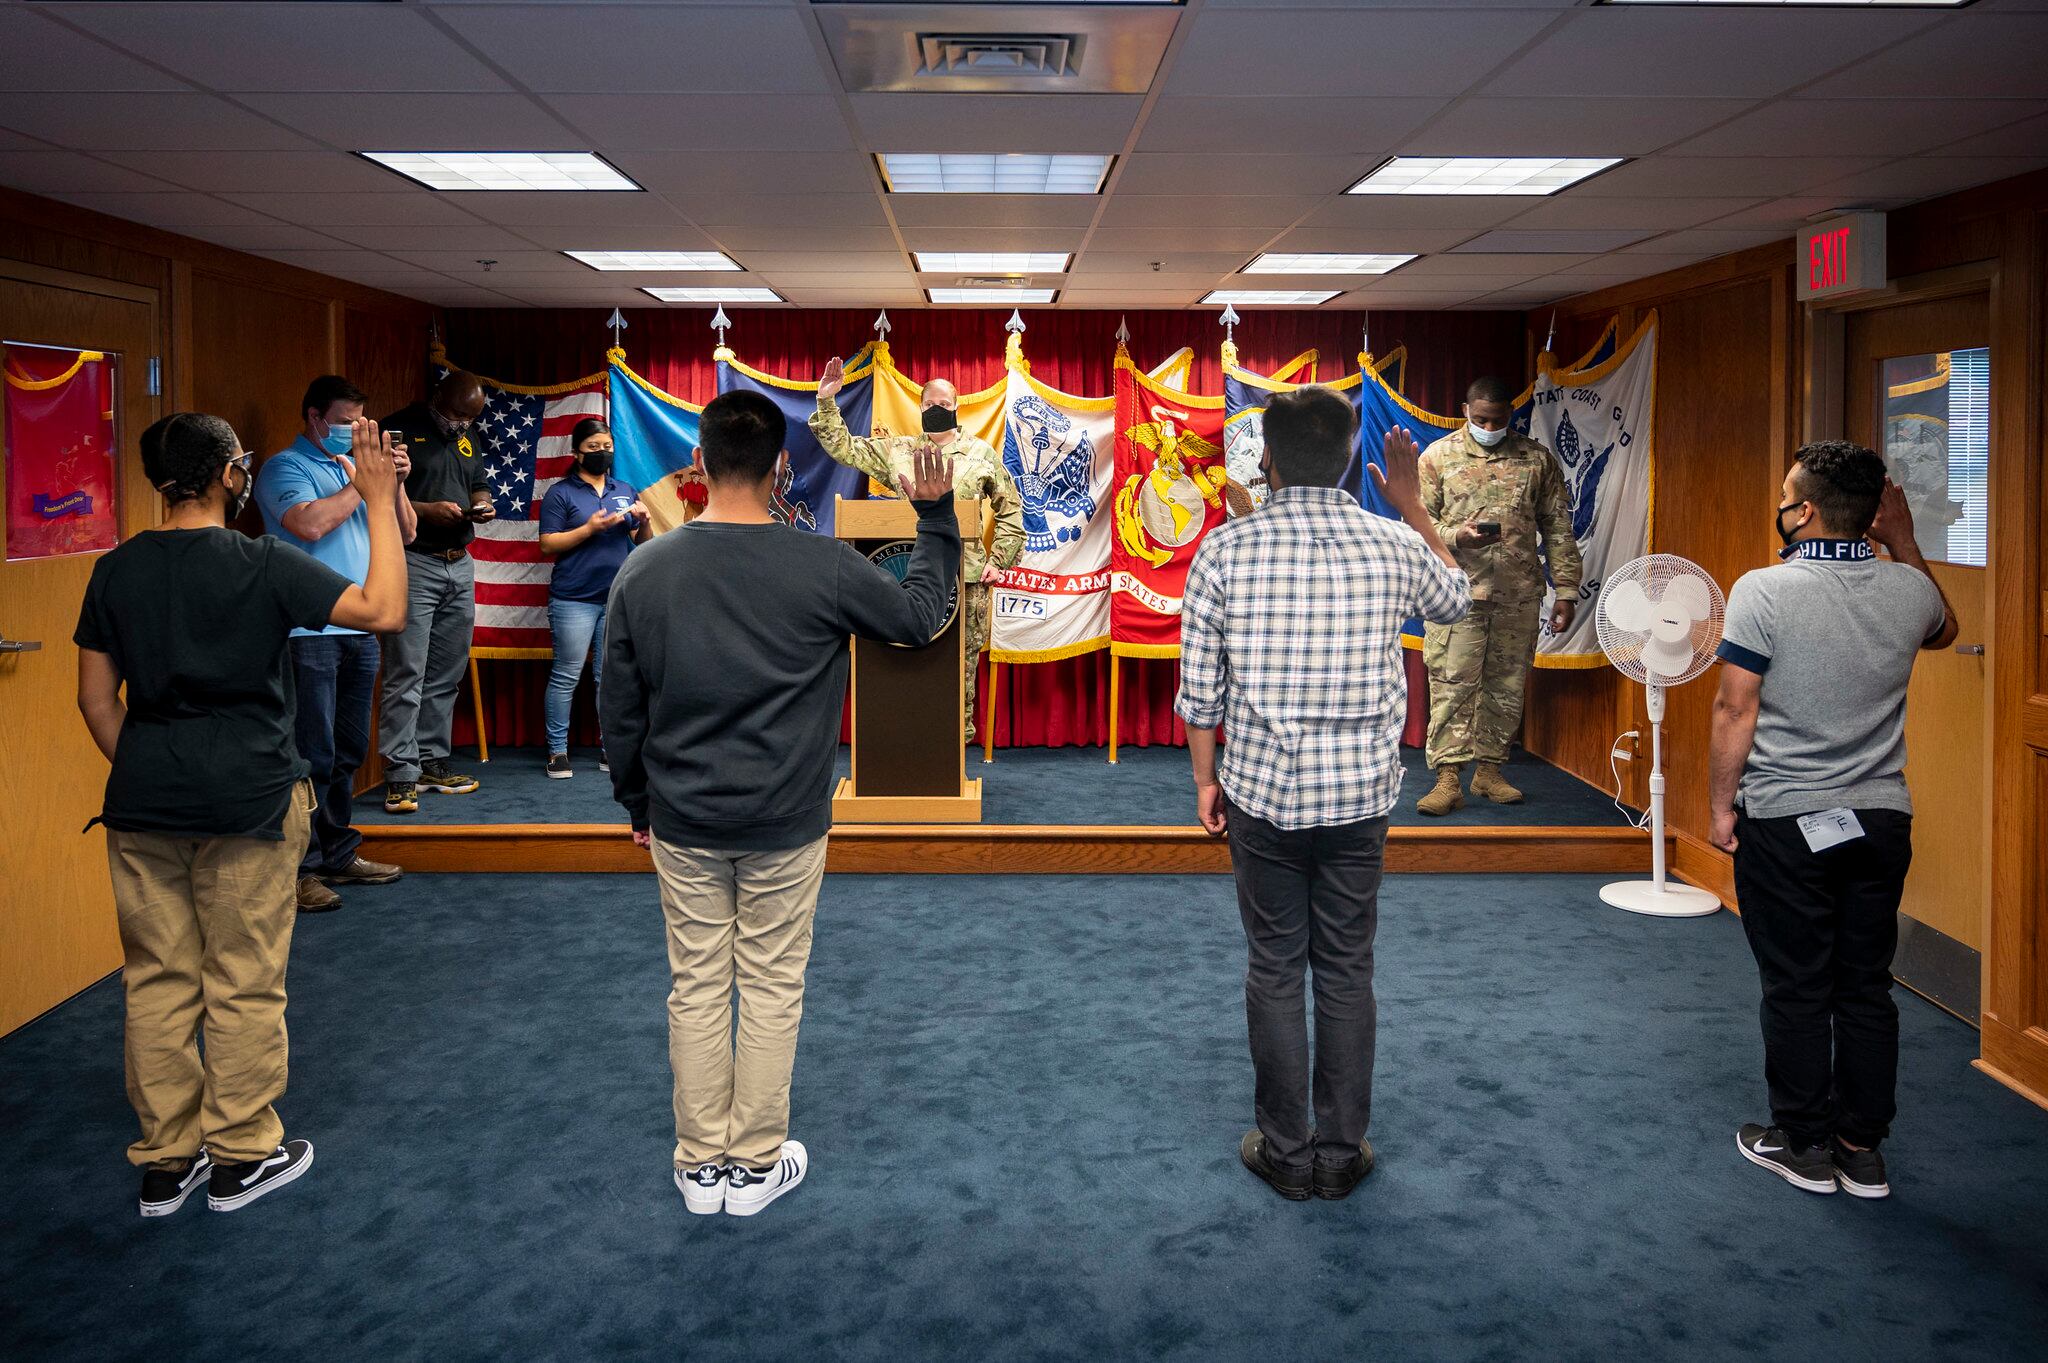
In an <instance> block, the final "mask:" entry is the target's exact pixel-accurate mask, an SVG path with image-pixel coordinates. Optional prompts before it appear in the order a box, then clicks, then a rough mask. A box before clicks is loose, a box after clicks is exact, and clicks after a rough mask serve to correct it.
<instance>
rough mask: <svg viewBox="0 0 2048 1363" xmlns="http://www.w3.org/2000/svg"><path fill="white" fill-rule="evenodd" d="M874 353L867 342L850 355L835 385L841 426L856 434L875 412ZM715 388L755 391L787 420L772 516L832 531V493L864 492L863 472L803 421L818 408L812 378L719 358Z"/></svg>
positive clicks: (826, 532)
mask: <svg viewBox="0 0 2048 1363" xmlns="http://www.w3.org/2000/svg"><path fill="white" fill-rule="evenodd" d="M873 353H874V348H873V347H872V346H869V347H866V348H865V349H863V350H862V351H861V353H860V354H858V355H855V356H854V357H853V361H852V362H851V363H849V364H848V365H847V366H846V386H845V387H844V388H841V389H840V390H839V398H838V402H839V412H840V415H841V416H843V417H845V418H846V429H847V430H849V431H852V432H853V433H854V434H855V435H866V434H867V433H868V429H869V422H870V421H871V419H872V417H873V415H874V396H875V374H874V365H873V360H872V358H871V357H872V355H873ZM720 354H722V355H730V354H731V352H730V351H721V352H720ZM718 391H719V392H721V393H735V392H741V391H746V392H752V393H760V394H762V395H763V396H764V397H766V398H768V399H769V400H770V401H771V402H773V403H774V404H775V405H776V406H777V407H780V408H781V409H782V416H783V420H785V421H787V422H788V423H789V429H788V434H787V435H786V436H785V437H784V442H783V443H784V444H785V445H786V446H787V447H788V449H789V470H788V472H787V473H785V474H784V475H783V479H782V482H781V483H780V484H779V485H778V486H777V487H776V489H775V506H774V515H775V519H776V520H778V521H781V522H782V523H783V524H784V525H793V526H795V527H797V528H798V529H799V530H815V531H817V532H818V533H819V534H821V535H829V534H831V533H832V522H833V517H834V515H835V512H834V510H833V507H834V505H835V502H836V499H837V498H840V497H846V498H854V497H865V496H867V495H868V476H867V475H866V474H865V473H862V472H861V471H860V470H859V469H851V468H848V467H847V466H846V465H844V464H841V463H839V462H838V461H837V460H835V459H833V458H832V456H831V455H829V454H827V453H825V449H824V446H822V445H820V444H819V443H818V441H817V438H816V437H815V436H813V435H812V434H811V428H810V425H809V424H808V423H809V422H810V419H811V413H813V412H815V411H817V410H818V385H817V384H816V383H815V382H810V383H805V382H800V381H798V380H796V379H778V378H776V377H775V376H774V375H772V374H764V373H762V372H761V371H760V370H758V369H752V368H749V367H748V366H746V365H744V364H741V363H740V362H739V361H738V360H735V359H721V360H719V362H718Z"/></svg>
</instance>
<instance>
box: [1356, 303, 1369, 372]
mask: <svg viewBox="0 0 2048 1363" xmlns="http://www.w3.org/2000/svg"><path fill="white" fill-rule="evenodd" d="M1358 353H1359V354H1360V355H1361V356H1365V355H1370V354H1372V313H1371V312H1367V313H1366V314H1365V320H1364V321H1363V322H1362V323H1360V324H1359V327H1358ZM1359 363H1360V364H1361V365H1362V364H1364V363H1365V361H1364V360H1363V359H1360V360H1359Z"/></svg>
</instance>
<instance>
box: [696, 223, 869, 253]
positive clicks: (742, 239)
mask: <svg viewBox="0 0 2048 1363" xmlns="http://www.w3.org/2000/svg"><path fill="white" fill-rule="evenodd" d="M699 225H700V226H701V227H703V229H704V232H705V235H707V236H709V237H711V238H712V239H713V240H714V241H716V242H718V244H719V245H720V247H721V248H723V249H724V250H727V251H733V252H745V251H891V252H893V251H895V249H896V237H895V234H894V233H892V232H890V230H889V229H888V228H886V227H810V226H806V225H803V224H795V225H791V224H787V223H764V224H739V223H701V224H699Z"/></svg>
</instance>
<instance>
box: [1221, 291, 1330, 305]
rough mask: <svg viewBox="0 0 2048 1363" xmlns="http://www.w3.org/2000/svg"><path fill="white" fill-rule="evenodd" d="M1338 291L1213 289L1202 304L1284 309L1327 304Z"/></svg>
mask: <svg viewBox="0 0 2048 1363" xmlns="http://www.w3.org/2000/svg"><path fill="white" fill-rule="evenodd" d="M1340 292H1341V290H1338V289H1214V290H1211V291H1210V293H1209V295H1208V296H1207V297H1206V298H1204V299H1203V300H1202V301H1203V302H1204V303H1244V304H1248V305H1252V306H1257V307H1284V306H1287V305H1290V304H1306V305H1308V306H1310V307H1313V306H1315V305H1316V304H1317V303H1327V302H1329V301H1330V300H1331V299H1332V298H1335V297H1336V296H1337V295H1338V293H1340Z"/></svg>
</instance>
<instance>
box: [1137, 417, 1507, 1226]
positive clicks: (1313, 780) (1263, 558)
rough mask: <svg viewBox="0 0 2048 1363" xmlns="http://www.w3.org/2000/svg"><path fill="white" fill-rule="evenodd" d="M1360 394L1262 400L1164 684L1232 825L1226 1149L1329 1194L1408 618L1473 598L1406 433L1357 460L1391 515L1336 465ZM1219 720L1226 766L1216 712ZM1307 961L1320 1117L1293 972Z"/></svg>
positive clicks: (1289, 1182) (1284, 1179) (1354, 1116)
mask: <svg viewBox="0 0 2048 1363" xmlns="http://www.w3.org/2000/svg"><path fill="white" fill-rule="evenodd" d="M1356 423H1357V414H1356V412H1355V411H1354V409H1353V408H1352V406H1351V404H1350V403H1349V402H1346V401H1345V400H1344V399H1343V398H1342V397H1340V396H1338V395H1337V394H1336V393H1334V392H1332V391H1330V390H1329V389H1327V388H1304V389H1300V390H1298V391H1296V392H1292V393H1285V394H1281V395H1279V396H1277V397H1275V398H1274V399H1273V401H1272V402H1271V404H1269V405H1268V406H1267V408H1266V416H1265V434H1266V449H1265V455H1264V461H1263V463H1264V471H1265V473H1266V476H1267V478H1268V479H1269V480H1270V482H1271V484H1272V486H1273V488H1274V489H1275V491H1274V492H1273V495H1272V498H1271V500H1270V501H1268V502H1267V504H1266V505H1265V507H1264V508H1262V509H1261V510H1260V511H1259V512H1258V513H1257V514H1256V515H1252V516H1248V517H1245V518H1244V519H1242V520H1235V521H1231V522H1229V523H1228V524H1227V525H1224V526H1221V527H1219V528H1217V529H1216V530H1214V531H1212V532H1211V533H1210V535H1209V537H1208V539H1207V540H1205V541H1204V542H1203V544H1202V547H1201V549H1200V550H1199V551H1198V552H1197V553H1196V555H1195V561H1194V563H1193V564H1192V565H1191V567H1190V569H1189V572H1188V586H1187V596H1186V599H1185V602H1184V604H1183V607H1182V614H1181V658H1180V666H1181V680H1180V698H1179V702H1178V704H1177V706H1176V708H1177V710H1178V711H1179V714H1180V717H1181V719H1182V720H1183V721H1185V722H1186V724H1187V727H1188V751H1189V753H1190V755H1191V756H1192V757H1193V759H1194V769H1195V798H1196V806H1197V810H1198V812H1199V814H1200V816H1201V821H1202V826H1203V827H1204V828H1207V829H1208V830H1209V831H1210V832H1211V833H1218V834H1221V833H1227V834H1228V835H1229V838H1230V864H1231V870H1232V871H1233V873H1234V874H1235V875H1236V877H1237V902H1238V912H1239V914H1240V916H1241V917H1242V918H1243V920H1244V931H1245V939H1246V942H1247V944H1248V946H1249V949H1250V963H1249V966H1248V968H1247V969H1246V971H1245V987H1244V992H1245V1016H1246V1019H1247V1022H1248V1023H1249V1026H1250V1031H1251V1050H1252V1067H1253V1070H1254V1074H1255V1081H1256V1093H1255V1104H1256V1109H1257V1115H1258V1125H1257V1126H1256V1127H1255V1128H1253V1129H1252V1130H1251V1131H1249V1132H1247V1133H1246V1134H1245V1137H1244V1140H1243V1142H1242V1143H1241V1145H1240V1146H1239V1150H1238V1153H1239V1156H1240V1158H1241V1159H1242V1160H1243V1161H1244V1164H1245V1167H1246V1168H1248V1169H1250V1170H1251V1171H1252V1172H1253V1173H1254V1174H1257V1175H1258V1176H1259V1177H1260V1178H1263V1179H1264V1180H1265V1181H1266V1182H1267V1183H1268V1184H1270V1185H1272V1187H1273V1189H1274V1190H1275V1191H1276V1192H1278V1193H1279V1194H1280V1195H1281V1196H1282V1197H1285V1198H1289V1199H1291V1200H1294V1201H1301V1200H1304V1199H1306V1198H1308V1197H1309V1196H1310V1195H1311V1194H1313V1195H1315V1196H1318V1197H1326V1198H1339V1197H1344V1196H1346V1195H1347V1194H1349V1193H1350V1192H1351V1190H1352V1189H1353V1188H1355V1187H1357V1186H1358V1183H1359V1181H1360V1180H1361V1179H1363V1178H1364V1177H1365V1176H1366V1174H1368V1173H1369V1172H1371V1170H1372V1146H1371V1144H1370V1143H1369V1142H1367V1140H1366V1139H1365V1129H1366V1125H1367V1123H1368V1121H1369V1120H1370V1117H1371V1110H1372V1061H1373V1043H1374V1039H1375V1035H1376V1031H1377V1019H1376V1010H1375V1004H1374V1000H1373V989H1372V942H1373V933H1374V930H1375V929H1376V928H1377V926H1378V920H1379V886H1380V867H1381V861H1382V854H1383V853H1384V851H1385V849H1386V841H1387V811H1388V810H1390V809H1392V808H1393V806H1394V800H1395V797H1396V795H1398V794H1399V791H1400V786H1401V758H1400V738H1401V728H1402V725H1403V723H1404V721H1405V718H1406V715H1407V704H1408V701H1407V684H1406V677H1405V674H1404V672H1403V670H1402V666H1401V622H1402V621H1403V620H1404V619H1406V618H1408V617H1409V616H1412V615H1421V616H1422V617H1423V618H1424V619H1426V620H1432V621H1436V622H1439V623H1442V622H1446V621H1451V620H1456V619H1458V618H1459V617H1460V616H1462V615H1464V614H1465V612H1466V611H1467V610H1469V609H1470V608H1471V604H1472V591H1471V584H1470V583H1469V582H1468V581H1467V580H1466V577H1465V574H1464V572H1463V570H1461V569H1460V568H1459V567H1458V565H1457V561H1456V559H1454V558H1453V557H1452V556H1451V551H1450V550H1449V549H1447V548H1446V547H1445V546H1444V542H1443V540H1442V539H1441V538H1440V537H1439V536H1438V534H1437V530H1436V527H1435V525H1434V524H1433V523H1432V522H1431V521H1430V519H1429V515H1428V513H1427V512H1425V511H1424V510H1423V507H1422V498H1421V493H1420V489H1419V487H1418V483H1417V478H1416V460H1417V457H1418V455H1419V453H1420V452H1419V450H1418V449H1417V447H1416V443H1415V438H1414V436H1413V435H1411V434H1410V433H1409V432H1407V431H1405V430H1398V429H1397V430H1391V431H1388V432H1387V433H1386V436H1385V437H1384V439H1383V440H1382V441H1381V454H1382V459H1383V461H1384V462H1383V463H1382V464H1380V465H1379V466H1377V467H1374V468H1373V469H1372V470H1371V472H1372V476H1373V478H1374V480H1375V481H1376V482H1377V483H1378V484H1379V487H1380V489H1381V491H1382V492H1384V493H1385V494H1386V497H1387V500H1388V501H1389V502H1390V503H1391V504H1392V505H1393V506H1394V507H1395V509H1396V510H1398V511H1399V512H1400V513H1401V519H1402V520H1403V521H1405V522H1406V524H1405V525H1402V524H1397V523H1395V522H1394V521H1391V520H1387V519H1385V518H1383V517H1379V516H1375V515H1373V514H1372V513H1370V512H1368V511H1366V510H1364V509H1363V508H1362V507H1360V506H1359V505H1358V503H1357V501H1356V500H1355V499H1354V498H1353V497H1352V496H1351V494H1350V493H1348V492H1345V491H1343V490H1342V488H1341V487H1340V486H1339V483H1340V481H1341V479H1342V478H1343V475H1344V471H1345V469H1346V467H1347V465H1348V464H1349V463H1350V458H1351V449H1352V439H1353V436H1354V434H1355V433H1356V430H1357V424H1356ZM1219 724H1221V725H1223V726H1224V727H1226V728H1227V729H1228V730H1229V732H1230V743H1229V746H1228V747H1227V748H1226V749H1225V750H1224V756H1223V765H1222V771H1221V773H1220V781H1219V773H1218V771H1217V766H1216V729H1217V726H1218V725H1219ZM1304 967H1313V973H1314V979H1315V1013H1316V1019H1315V1026H1316V1046H1315V1075H1314V1092H1313V1099H1314V1112H1315V1122H1314V1125H1313V1127H1311V1125H1310V1122H1309V1120H1308V1115H1309V1114H1308V1109H1309V1106H1310V1097H1311V1093H1310V1076H1309V1046H1308V1027H1307V1023H1306V1021H1305V1019H1304V1016H1303V1008H1302V972H1303V969H1304Z"/></svg>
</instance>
